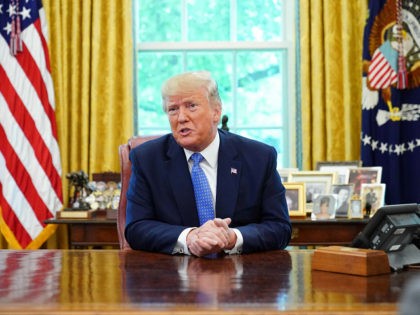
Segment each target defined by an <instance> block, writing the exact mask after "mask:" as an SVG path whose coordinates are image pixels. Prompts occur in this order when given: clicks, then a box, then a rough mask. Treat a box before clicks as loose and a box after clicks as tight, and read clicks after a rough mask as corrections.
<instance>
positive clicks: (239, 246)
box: [225, 229, 244, 255]
mask: <svg viewBox="0 0 420 315" xmlns="http://www.w3.org/2000/svg"><path fill="white" fill-rule="evenodd" d="M232 230H233V232H235V234H236V244H235V246H234V247H233V248H232V249H228V250H225V253H226V254H229V255H234V254H242V247H243V245H244V238H243V237H242V233H241V232H240V231H239V230H238V229H232Z"/></svg>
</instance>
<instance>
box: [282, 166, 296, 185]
mask: <svg viewBox="0 0 420 315" xmlns="http://www.w3.org/2000/svg"><path fill="white" fill-rule="evenodd" d="M298 171H299V169H298V168H279V169H277V172H279V174H280V178H281V181H282V183H287V182H288V181H289V175H290V173H291V172H298Z"/></svg>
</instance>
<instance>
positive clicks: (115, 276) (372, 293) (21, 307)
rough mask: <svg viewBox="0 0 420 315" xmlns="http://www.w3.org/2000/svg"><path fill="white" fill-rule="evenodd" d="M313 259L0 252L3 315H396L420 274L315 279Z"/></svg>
mask: <svg viewBox="0 0 420 315" xmlns="http://www.w3.org/2000/svg"><path fill="white" fill-rule="evenodd" d="M311 257H312V251H310V250H291V251H273V252H267V253H257V254H249V255H241V256H225V257H220V258H217V259H204V258H195V257H187V256H169V255H163V254H154V253H145V252H140V251H125V252H124V251H118V250H37V251H11V250H0V279H1V281H0V305H1V307H0V314H12V313H13V314H16V313H18V314H68V313H70V312H72V314H73V312H81V313H83V314H112V313H114V314H137V313H141V314H160V315H161V314H169V313H171V314H200V315H203V314H216V313H219V314H242V315H244V314H253V315H255V314H267V315H270V314H277V313H280V312H282V314H298V313H302V314H321V313H322V314H323V315H325V314H339V313H345V314H355V313H357V314H375V315H377V314H397V313H398V308H397V302H398V300H399V297H400V294H401V289H402V288H403V286H404V283H406V281H407V280H408V279H409V278H410V277H413V276H416V275H420V271H419V270H415V269H413V270H407V271H403V272H400V273H391V274H388V275H381V276H372V277H358V276H350V275H343V274H335V273H328V272H322V271H312V270H311V265H310V264H311Z"/></svg>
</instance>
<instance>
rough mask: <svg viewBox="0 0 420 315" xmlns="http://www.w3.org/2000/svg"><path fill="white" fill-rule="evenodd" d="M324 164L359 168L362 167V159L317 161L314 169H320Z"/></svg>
mask: <svg viewBox="0 0 420 315" xmlns="http://www.w3.org/2000/svg"><path fill="white" fill-rule="evenodd" d="M324 166H345V167H349V168H359V167H362V161H360V160H355V161H319V162H316V170H317V171H320V170H321V167H324Z"/></svg>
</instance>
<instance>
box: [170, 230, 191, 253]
mask: <svg viewBox="0 0 420 315" xmlns="http://www.w3.org/2000/svg"><path fill="white" fill-rule="evenodd" d="M193 229H195V228H194V227H192V228H186V229H185V230H183V231H182V232H181V234H179V236H178V240H177V241H176V245H175V247H174V249H173V251H172V254H184V255H191V253H190V251H189V250H188V246H187V235H188V233H189V232H190V231H191V230H193Z"/></svg>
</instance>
